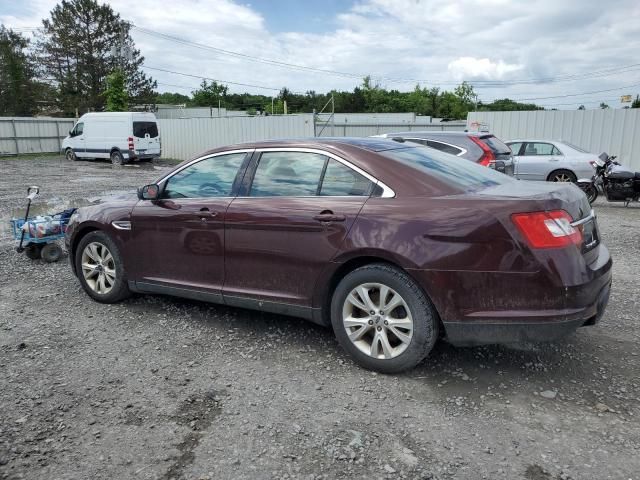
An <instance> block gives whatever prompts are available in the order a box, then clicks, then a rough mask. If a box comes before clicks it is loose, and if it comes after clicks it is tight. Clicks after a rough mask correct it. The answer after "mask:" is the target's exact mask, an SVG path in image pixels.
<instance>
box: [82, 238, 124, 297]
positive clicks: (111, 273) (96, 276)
mask: <svg viewBox="0 0 640 480" xmlns="http://www.w3.org/2000/svg"><path fill="white" fill-rule="evenodd" d="M82 276H83V277H84V280H85V282H86V283H87V285H88V286H89V288H90V289H91V290H93V291H94V292H96V293H97V294H99V295H106V294H108V293H109V292H110V291H111V289H112V288H113V285H114V284H115V281H116V266H115V261H114V259H113V255H111V252H110V251H109V249H108V248H107V247H106V246H105V245H103V244H102V243H99V242H92V243H89V244H88V245H87V246H86V247H85V248H84V250H83V251H82Z"/></svg>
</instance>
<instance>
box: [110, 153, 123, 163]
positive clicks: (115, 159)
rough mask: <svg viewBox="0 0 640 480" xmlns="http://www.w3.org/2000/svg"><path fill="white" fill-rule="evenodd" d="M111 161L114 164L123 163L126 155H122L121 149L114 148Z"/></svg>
mask: <svg viewBox="0 0 640 480" xmlns="http://www.w3.org/2000/svg"><path fill="white" fill-rule="evenodd" d="M111 163H113V164H114V165H122V164H123V163H124V157H123V156H122V153H120V150H114V151H113V152H111Z"/></svg>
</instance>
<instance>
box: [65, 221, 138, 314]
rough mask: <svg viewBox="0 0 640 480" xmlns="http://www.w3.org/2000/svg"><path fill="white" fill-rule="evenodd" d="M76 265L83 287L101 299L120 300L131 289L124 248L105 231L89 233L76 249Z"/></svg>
mask: <svg viewBox="0 0 640 480" xmlns="http://www.w3.org/2000/svg"><path fill="white" fill-rule="evenodd" d="M75 265H76V272H77V274H78V279H79V280H80V284H81V285H82V288H84V290H85V291H86V292H87V294H89V296H90V297H91V298H93V299H94V300H96V301H98V302H100V303H116V302H119V301H120V300H123V299H125V298H127V297H128V296H129V295H130V294H131V292H130V291H129V286H128V284H127V274H126V271H125V268H124V264H123V262H122V256H121V255H120V250H118V247H117V245H116V244H115V243H114V241H113V240H112V239H111V238H110V237H109V236H108V235H107V234H106V233H104V232H101V231H95V232H91V233H88V234H87V235H85V236H84V237H82V239H81V240H80V243H79V244H78V247H77V249H76V252H75Z"/></svg>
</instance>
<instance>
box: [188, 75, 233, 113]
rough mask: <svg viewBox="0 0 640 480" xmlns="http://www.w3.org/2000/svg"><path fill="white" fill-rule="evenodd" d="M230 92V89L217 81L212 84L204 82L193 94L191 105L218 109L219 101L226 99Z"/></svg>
mask: <svg viewBox="0 0 640 480" xmlns="http://www.w3.org/2000/svg"><path fill="white" fill-rule="evenodd" d="M228 90H229V87H227V86H226V85H223V84H222V83H218V82H216V81H215V80H212V81H211V83H208V82H207V81H206V80H202V83H201V84H200V88H199V89H198V90H194V91H193V92H191V95H192V97H193V100H192V102H191V103H192V104H193V105H194V106H196V107H217V106H218V101H220V100H222V99H224V97H225V96H226V95H227V91H228Z"/></svg>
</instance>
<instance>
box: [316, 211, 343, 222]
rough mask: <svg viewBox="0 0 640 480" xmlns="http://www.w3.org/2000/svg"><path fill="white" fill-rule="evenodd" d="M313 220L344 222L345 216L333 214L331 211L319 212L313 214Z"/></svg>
mask: <svg viewBox="0 0 640 480" xmlns="http://www.w3.org/2000/svg"><path fill="white" fill-rule="evenodd" d="M313 219H314V220H317V221H319V222H344V221H345V220H346V219H347V218H346V217H345V216H344V215H334V214H333V213H321V214H320V215H314V216H313Z"/></svg>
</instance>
